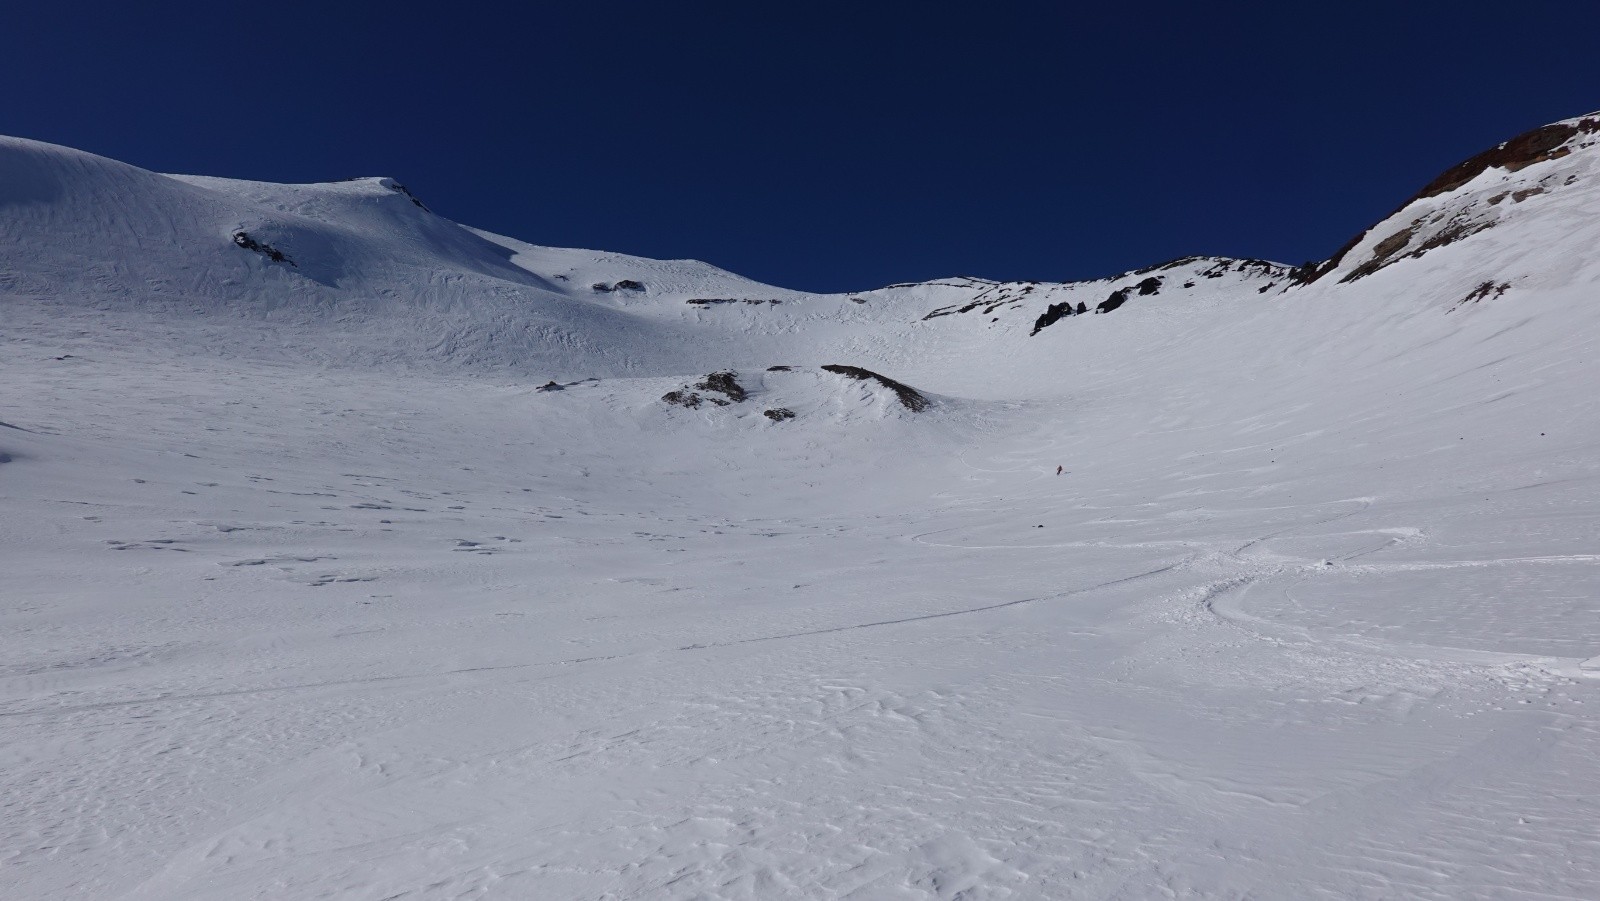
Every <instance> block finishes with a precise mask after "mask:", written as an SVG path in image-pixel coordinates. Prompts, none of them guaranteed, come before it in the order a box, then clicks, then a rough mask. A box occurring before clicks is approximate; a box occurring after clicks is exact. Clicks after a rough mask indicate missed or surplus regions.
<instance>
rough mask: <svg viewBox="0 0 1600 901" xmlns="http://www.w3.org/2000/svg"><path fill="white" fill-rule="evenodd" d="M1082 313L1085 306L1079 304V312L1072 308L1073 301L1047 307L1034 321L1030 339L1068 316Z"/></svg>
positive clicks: (1029, 335)
mask: <svg viewBox="0 0 1600 901" xmlns="http://www.w3.org/2000/svg"><path fill="white" fill-rule="evenodd" d="M1082 312H1083V304H1081V303H1080V304H1078V309H1077V310H1074V309H1073V308H1072V301H1070V300H1064V301H1062V302H1061V303H1053V304H1051V305H1049V306H1048V307H1045V308H1044V312H1043V313H1040V314H1039V318H1038V319H1035V320H1034V321H1033V331H1031V332H1029V333H1028V337H1030V338H1031V337H1033V336H1034V335H1037V334H1039V332H1041V331H1043V330H1045V329H1047V328H1049V327H1050V326H1052V325H1055V324H1056V323H1057V322H1060V321H1061V320H1063V319H1065V318H1067V317H1068V316H1072V315H1074V314H1075V313H1082Z"/></svg>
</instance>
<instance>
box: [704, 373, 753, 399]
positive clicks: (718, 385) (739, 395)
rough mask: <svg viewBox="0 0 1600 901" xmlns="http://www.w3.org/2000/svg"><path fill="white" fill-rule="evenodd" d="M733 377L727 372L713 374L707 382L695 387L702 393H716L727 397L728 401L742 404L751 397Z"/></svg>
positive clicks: (707, 377) (707, 378)
mask: <svg viewBox="0 0 1600 901" xmlns="http://www.w3.org/2000/svg"><path fill="white" fill-rule="evenodd" d="M733 375H734V374H733V373H732V372H726V371H724V372H713V373H711V374H710V375H708V376H706V379H705V381H703V382H701V383H699V384H698V385H695V387H696V388H698V389H700V390H701V391H715V392H717V393H718V394H724V395H727V397H728V399H729V400H731V401H733V402H734V403H736V404H737V403H741V402H743V401H744V399H745V398H747V397H749V396H750V395H749V393H747V392H746V391H745V390H744V386H742V385H740V384H739V383H738V382H737V381H735V380H734V377H733ZM713 400H714V399H713Z"/></svg>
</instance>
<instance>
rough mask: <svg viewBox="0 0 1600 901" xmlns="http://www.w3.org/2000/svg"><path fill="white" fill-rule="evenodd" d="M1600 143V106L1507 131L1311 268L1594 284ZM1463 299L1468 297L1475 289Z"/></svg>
mask: <svg viewBox="0 0 1600 901" xmlns="http://www.w3.org/2000/svg"><path fill="white" fill-rule="evenodd" d="M1597 147H1600V114H1591V115H1588V116H1581V117H1578V118H1575V119H1568V120H1565V121H1563V122H1557V123H1554V124H1552V125H1547V126H1544V127H1543V128H1539V129H1535V130H1534V131H1531V132H1529V133H1527V134H1525V135H1522V136H1520V137H1517V138H1514V139H1512V140H1510V141H1506V142H1505V143H1503V144H1500V145H1498V146H1496V147H1494V148H1492V149H1490V150H1488V151H1485V152H1484V153H1481V154H1479V155H1478V156H1475V157H1473V158H1471V159H1469V160H1466V161H1465V162H1463V163H1461V164H1459V165H1457V166H1455V167H1453V168H1451V169H1450V170H1449V171H1447V172H1445V173H1444V174H1443V175H1441V176H1440V177H1439V178H1437V179H1435V180H1434V181H1433V182H1432V183H1430V184H1429V185H1428V186H1426V187H1425V188H1423V189H1422V191H1421V192H1419V193H1418V195H1417V197H1415V198H1413V199H1412V200H1411V201H1409V202H1407V203H1406V204H1405V205H1404V206H1402V207H1401V208H1400V209H1399V210H1397V211H1395V213H1394V214H1392V215H1391V216H1389V217H1388V218H1386V219H1384V220H1383V221H1382V222H1379V223H1378V224H1377V225H1374V226H1373V227H1372V228H1370V229H1368V230H1367V231H1366V232H1364V233H1363V234H1361V235H1360V236H1358V237H1357V238H1356V239H1355V240H1354V241H1352V242H1351V244H1350V245H1349V246H1347V247H1346V248H1344V249H1343V250H1341V251H1340V252H1339V253H1338V254H1337V255H1335V256H1334V257H1333V258H1332V259H1330V260H1328V261H1327V262H1326V263H1323V264H1320V265H1318V266H1316V267H1313V268H1312V269H1311V270H1310V271H1308V272H1307V273H1304V274H1303V277H1305V278H1307V279H1309V280H1313V281H1324V282H1326V281H1333V282H1337V283H1341V284H1348V283H1352V282H1356V281H1359V280H1361V279H1365V278H1369V277H1373V276H1376V275H1379V274H1384V276H1385V277H1384V278H1383V279H1382V281H1387V282H1389V283H1390V284H1394V283H1398V282H1400V281H1410V282H1416V283H1421V284H1424V285H1430V284H1438V283H1440V282H1445V283H1449V284H1450V285H1452V286H1453V287H1460V286H1461V285H1462V283H1463V282H1467V283H1471V284H1472V286H1473V288H1474V289H1475V290H1476V289H1477V288H1478V287H1479V286H1486V290H1492V291H1493V292H1495V296H1498V295H1499V294H1500V293H1504V291H1505V290H1508V289H1513V288H1517V289H1521V290H1528V289H1535V288H1563V287H1568V286H1571V285H1574V284H1592V283H1593V282H1594V280H1595V277H1596V274H1597V270H1596V268H1595V267H1596V266H1597V265H1600V260H1596V259H1595V255H1594V254H1593V253H1590V252H1586V249H1587V248H1592V247H1594V246H1596V241H1597V240H1600V215H1597V214H1600V190H1597V189H1596V183H1595V179H1596V177H1597V175H1600V152H1597V149H1596V148H1597ZM1491 230H1492V231H1491ZM1456 299H1458V300H1467V299H1469V298H1468V292H1462V293H1461V294H1459V295H1457V298H1456ZM1471 299H1479V298H1471Z"/></svg>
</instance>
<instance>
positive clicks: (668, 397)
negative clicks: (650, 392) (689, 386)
mask: <svg viewBox="0 0 1600 901" xmlns="http://www.w3.org/2000/svg"><path fill="white" fill-rule="evenodd" d="M661 399H662V400H664V401H666V402H667V403H669V404H672V405H674V406H678V407H688V408H689V409H691V410H693V409H695V408H696V407H698V406H700V395H698V394H696V393H694V392H693V391H688V390H685V389H679V390H677V391H668V392H667V393H666V394H663V395H661Z"/></svg>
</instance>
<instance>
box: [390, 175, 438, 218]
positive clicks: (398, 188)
mask: <svg viewBox="0 0 1600 901" xmlns="http://www.w3.org/2000/svg"><path fill="white" fill-rule="evenodd" d="M387 187H388V189H389V190H391V191H394V192H395V193H397V194H403V195H405V197H406V199H408V200H410V201H411V202H412V203H413V204H415V205H416V207H417V208H418V209H420V210H422V211H424V212H428V213H431V212H433V210H430V209H428V205H427V204H425V203H423V202H422V201H421V200H419V199H417V195H415V194H413V193H411V189H410V188H407V187H406V186H405V185H403V184H401V183H399V182H397V181H391V182H389V183H388V185H387Z"/></svg>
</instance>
